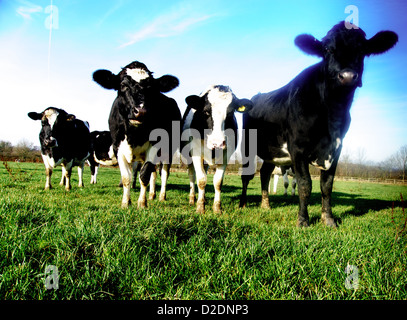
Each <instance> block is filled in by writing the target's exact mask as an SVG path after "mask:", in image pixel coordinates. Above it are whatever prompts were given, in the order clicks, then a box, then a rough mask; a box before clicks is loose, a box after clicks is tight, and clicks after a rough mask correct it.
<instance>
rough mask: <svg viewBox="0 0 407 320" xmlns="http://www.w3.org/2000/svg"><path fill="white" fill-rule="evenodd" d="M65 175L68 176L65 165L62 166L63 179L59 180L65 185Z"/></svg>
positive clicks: (61, 184)
mask: <svg viewBox="0 0 407 320" xmlns="http://www.w3.org/2000/svg"><path fill="white" fill-rule="evenodd" d="M65 177H66V169H65V167H64V166H62V175H61V181H60V182H59V185H60V186H64V185H65V183H66V181H65Z"/></svg>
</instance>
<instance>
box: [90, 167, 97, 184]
mask: <svg viewBox="0 0 407 320" xmlns="http://www.w3.org/2000/svg"><path fill="white" fill-rule="evenodd" d="M98 171H99V164H91V166H90V173H91V177H90V184H96V182H97V175H98Z"/></svg>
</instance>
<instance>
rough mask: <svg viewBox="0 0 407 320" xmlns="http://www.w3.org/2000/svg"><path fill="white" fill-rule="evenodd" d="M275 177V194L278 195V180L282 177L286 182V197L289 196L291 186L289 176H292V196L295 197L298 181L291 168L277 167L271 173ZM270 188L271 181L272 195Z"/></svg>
mask: <svg viewBox="0 0 407 320" xmlns="http://www.w3.org/2000/svg"><path fill="white" fill-rule="evenodd" d="M271 174H272V175H273V194H277V185H278V179H279V177H280V176H282V177H283V182H284V195H285V196H286V195H287V194H288V186H289V185H290V180H289V178H288V176H291V177H292V178H293V179H292V181H291V195H292V196H294V195H295V187H296V186H297V180H296V179H295V174H294V172H293V170H292V168H291V166H290V167H287V166H281V167H277V166H276V167H275V168H274V170H273V172H272V173H271ZM270 188H271V181H270V184H269V193H270Z"/></svg>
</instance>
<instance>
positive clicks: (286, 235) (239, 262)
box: [0, 163, 407, 300]
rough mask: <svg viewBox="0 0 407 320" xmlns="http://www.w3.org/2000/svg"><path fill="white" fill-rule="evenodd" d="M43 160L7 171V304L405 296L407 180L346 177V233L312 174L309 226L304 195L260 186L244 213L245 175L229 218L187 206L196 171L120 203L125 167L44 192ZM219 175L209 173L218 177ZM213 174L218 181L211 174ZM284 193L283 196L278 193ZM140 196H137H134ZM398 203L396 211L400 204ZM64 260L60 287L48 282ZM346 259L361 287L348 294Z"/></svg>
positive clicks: (233, 191)
mask: <svg viewBox="0 0 407 320" xmlns="http://www.w3.org/2000/svg"><path fill="white" fill-rule="evenodd" d="M44 171H45V170H44V167H43V165H42V164H28V163H20V164H16V163H8V164H7V166H4V165H3V166H0V298H1V299H60V300H62V299H238V300H240V299H256V300H263V299H406V298H407V270H406V268H407V258H406V254H407V232H406V230H405V229H406V228H405V221H406V214H405V212H404V202H402V201H401V196H400V194H402V196H403V197H404V198H406V196H407V187H405V186H392V185H380V184H371V183H361V182H342V181H336V182H335V185H334V193H333V204H334V209H333V210H334V216H335V218H336V219H337V221H338V225H339V227H338V228H337V229H330V228H327V227H325V226H324V225H322V224H321V223H320V221H319V219H320V211H321V209H320V202H321V200H320V194H319V181H314V182H313V183H314V186H313V193H312V197H311V201H310V207H309V213H310V223H311V226H310V227H309V228H306V229H299V228H297V227H295V224H296V219H297V207H298V204H297V201H298V200H297V197H295V198H292V197H290V196H288V197H284V196H283V195H282V182H281V184H279V189H278V191H277V192H278V195H270V203H271V207H272V209H271V210H265V209H260V208H259V204H260V200H261V199H260V190H259V189H260V186H259V185H260V183H259V179H258V178H257V177H256V178H255V179H254V180H253V181H252V183H251V184H250V185H249V190H248V207H247V208H246V209H243V210H242V209H239V208H238V202H239V201H238V200H239V195H240V186H241V183H240V177H239V176H233V175H228V176H226V178H225V182H224V188H223V194H222V206H223V209H224V213H223V214H221V215H216V214H213V213H212V210H211V207H212V201H213V187H212V184H211V183H210V184H209V185H208V187H207V190H208V193H207V198H208V205H207V212H206V213H205V214H204V215H200V214H197V213H195V208H193V207H190V206H189V205H188V189H189V185H188V176H187V174H186V173H182V172H172V173H171V175H170V180H169V187H168V189H169V190H168V194H167V199H168V200H167V201H166V202H165V203H161V202H159V201H158V200H153V201H149V202H148V208H147V209H145V210H137V208H136V206H133V207H131V208H130V209H121V208H120V201H121V196H122V190H121V188H119V187H117V185H118V183H119V180H120V173H119V170H118V169H114V168H101V169H100V171H99V176H98V184H97V185H90V184H89V181H90V170H89V169H88V168H86V170H85V188H83V189H81V188H78V187H77V174H76V172H74V173H73V182H72V190H71V191H70V192H66V191H65V190H64V188H63V187H60V186H59V185H58V182H59V179H60V172H61V171H60V169H57V170H55V172H54V176H53V179H52V181H53V185H54V189H52V190H50V191H44V190H43V188H44V184H45V174H44ZM211 178H212V177H210V179H211ZM210 179H209V181H211V180H210ZM280 194H281V195H280ZM137 197H138V191H133V192H132V200H133V203H136V199H137ZM393 207H394V208H393ZM50 265H53V266H56V267H57V268H58V273H59V288H58V289H57V290H54V289H51V290H47V289H46V288H45V286H44V280H45V278H46V276H47V275H46V274H44V273H45V269H46V267H47V266H50ZM348 265H354V266H356V267H357V269H358V277H359V286H358V288H357V289H346V287H345V279H346V278H347V277H350V276H352V275H348V274H347V273H346V272H345V268H346V267H347V266H348Z"/></svg>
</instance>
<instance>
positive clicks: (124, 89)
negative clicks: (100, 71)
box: [120, 84, 129, 92]
mask: <svg viewBox="0 0 407 320" xmlns="http://www.w3.org/2000/svg"><path fill="white" fill-rule="evenodd" d="M128 89H129V87H128V86H126V85H123V84H122V85H121V86H120V91H121V92H126V91H127V90H128Z"/></svg>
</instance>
